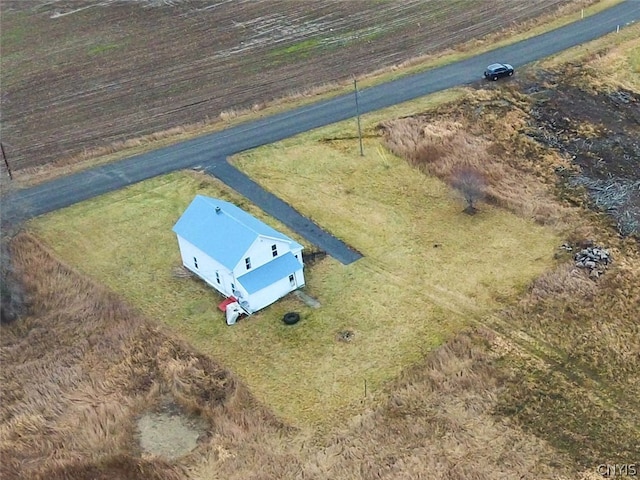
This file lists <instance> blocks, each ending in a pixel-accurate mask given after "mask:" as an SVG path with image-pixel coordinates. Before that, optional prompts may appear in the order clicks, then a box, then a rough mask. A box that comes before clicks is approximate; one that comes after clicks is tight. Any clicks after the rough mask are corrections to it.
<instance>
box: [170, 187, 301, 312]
mask: <svg viewBox="0 0 640 480" xmlns="http://www.w3.org/2000/svg"><path fill="white" fill-rule="evenodd" d="M173 231H174V232H175V233H176V235H177V236H178V245H179V247H180V254H181V256H182V264H183V265H184V266H185V267H186V268H188V269H189V270H191V271H192V272H193V273H195V274H196V275H198V276H199V277H200V278H202V279H203V280H204V281H205V282H207V283H208V284H209V285H211V286H212V287H213V288H215V289H216V290H218V291H219V292H220V293H222V295H224V296H225V297H227V298H229V297H234V298H235V299H236V300H237V302H238V304H239V305H240V307H241V308H242V310H244V311H245V312H246V313H248V314H251V313H254V312H256V311H258V310H260V309H262V308H264V307H266V306H267V305H270V304H272V303H273V302H275V301H276V300H278V299H279V298H281V297H283V296H285V295H286V294H287V293H289V292H291V291H293V290H295V289H297V288H300V287H302V286H303V285H304V275H303V273H302V270H303V266H304V265H303V263H302V248H303V247H302V245H300V244H299V243H297V242H295V241H294V240H292V239H291V238H289V237H287V236H286V235H283V234H282V233H280V232H278V231H276V230H274V229H273V228H271V227H270V226H268V225H266V224H264V223H263V222H261V221H260V220H258V219H257V218H255V217H253V216H251V215H249V214H248V213H247V212H245V211H244V210H241V209H240V208H238V207H236V206H235V205H233V204H231V203H229V202H225V201H223V200H218V199H215V198H210V197H205V196H202V195H198V196H196V197H195V198H194V199H193V201H192V202H191V204H190V205H189V207H187V209H186V210H185V212H184V213H183V215H182V216H181V217H180V219H179V220H178V222H177V223H176V224H175V225H174V227H173Z"/></svg>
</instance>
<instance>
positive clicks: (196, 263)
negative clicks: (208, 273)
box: [193, 257, 198, 268]
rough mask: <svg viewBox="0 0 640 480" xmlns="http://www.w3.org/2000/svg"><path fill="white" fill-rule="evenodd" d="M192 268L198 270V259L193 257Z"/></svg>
mask: <svg viewBox="0 0 640 480" xmlns="http://www.w3.org/2000/svg"><path fill="white" fill-rule="evenodd" d="M193 266H194V267H196V268H198V259H197V258H196V257H193Z"/></svg>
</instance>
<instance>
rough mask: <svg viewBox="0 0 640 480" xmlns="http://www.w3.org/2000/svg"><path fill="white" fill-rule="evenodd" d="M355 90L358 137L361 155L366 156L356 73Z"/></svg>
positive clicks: (354, 79) (354, 78)
mask: <svg viewBox="0 0 640 480" xmlns="http://www.w3.org/2000/svg"><path fill="white" fill-rule="evenodd" d="M353 90H354V92H355V96H356V118H357V119H358V139H359V140H360V156H361V157H364V150H363V148H362V128H361V127H360V106H359V105H358V81H357V80H356V77H355V75H354V76H353Z"/></svg>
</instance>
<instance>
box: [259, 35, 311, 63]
mask: <svg viewBox="0 0 640 480" xmlns="http://www.w3.org/2000/svg"><path fill="white" fill-rule="evenodd" d="M320 46H322V42H321V40H319V39H317V38H309V39H307V40H303V41H301V42H298V43H294V44H293V45H289V46H288V47H282V48H277V49H275V50H272V51H271V52H269V56H270V57H274V58H277V59H278V60H281V61H284V59H282V58H281V57H293V58H306V57H308V56H309V55H311V53H312V51H313V50H316V49H317V48H319V47H320Z"/></svg>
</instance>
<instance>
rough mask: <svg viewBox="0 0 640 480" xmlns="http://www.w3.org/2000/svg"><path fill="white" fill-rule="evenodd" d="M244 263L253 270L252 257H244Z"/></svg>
mask: <svg viewBox="0 0 640 480" xmlns="http://www.w3.org/2000/svg"><path fill="white" fill-rule="evenodd" d="M244 264H245V265H246V267H247V270H251V257H247V258H245V259H244Z"/></svg>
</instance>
